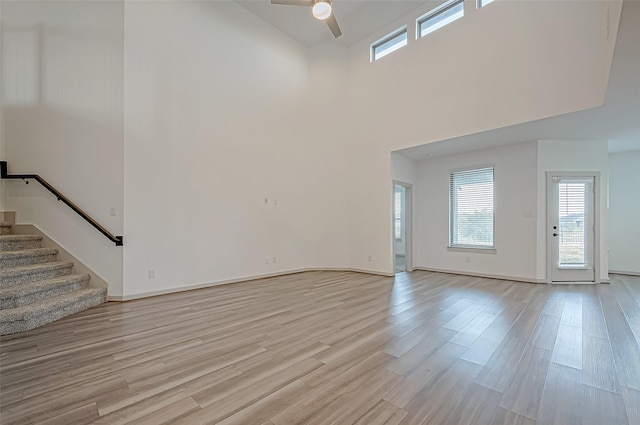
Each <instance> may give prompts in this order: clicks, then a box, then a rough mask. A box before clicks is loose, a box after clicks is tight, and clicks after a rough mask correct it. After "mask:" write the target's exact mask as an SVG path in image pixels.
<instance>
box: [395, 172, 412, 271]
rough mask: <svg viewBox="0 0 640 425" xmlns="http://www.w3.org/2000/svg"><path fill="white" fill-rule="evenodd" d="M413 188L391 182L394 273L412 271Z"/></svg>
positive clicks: (407, 184) (405, 184)
mask: <svg viewBox="0 0 640 425" xmlns="http://www.w3.org/2000/svg"><path fill="white" fill-rule="evenodd" d="M412 209H413V186H412V185H411V184H409V183H402V182H398V181H394V182H393V224H392V234H393V265H394V270H395V273H402V272H410V271H413V266H412V264H413V261H412V242H411V234H412Z"/></svg>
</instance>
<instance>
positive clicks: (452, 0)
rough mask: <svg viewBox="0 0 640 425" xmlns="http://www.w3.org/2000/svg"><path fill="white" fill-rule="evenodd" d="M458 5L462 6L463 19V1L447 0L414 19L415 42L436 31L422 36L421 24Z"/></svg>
mask: <svg viewBox="0 0 640 425" xmlns="http://www.w3.org/2000/svg"><path fill="white" fill-rule="evenodd" d="M478 1H481V0H478ZM459 4H462V16H461V17H460V18H463V17H464V0H449V1H446V2H444V3H442V4H441V5H440V6H438V7H436V8H435V9H432V10H430V11H429V12H427V13H425V14H424V15H422V16H419V17H418V18H417V19H416V40H419V39H421V38H422V37H425V36H427V35H429V34H431V32H433V31H437V30H433V31H431V32H428V33H427V34H424V35H423V34H422V31H421V28H420V27H421V26H422V24H423V23H425V22H426V21H428V20H429V19H432V18H435V17H436V16H438V15H440V14H442V13H445V12H446V11H447V10H449V9H451V8H454V7H456V6H457V5H459ZM460 18H458V19H460ZM458 19H456V21H457V20H458ZM450 23H451V22H450ZM447 25H449V24H447ZM445 26H446V25H445ZM438 29H440V28H438Z"/></svg>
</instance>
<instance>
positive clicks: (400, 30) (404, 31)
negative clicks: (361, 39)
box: [369, 25, 409, 63]
mask: <svg viewBox="0 0 640 425" xmlns="http://www.w3.org/2000/svg"><path fill="white" fill-rule="evenodd" d="M402 34H405V35H406V38H405V44H403V45H402V46H400V47H398V48H397V49H395V50H398V49H401V48H403V47H404V46H406V45H407V44H408V43H409V33H408V32H407V26H406V25H403V26H401V27H400V28H398V29H397V30H395V31H392V32H390V33H389V34H387V35H385V36H384V37H382V38H380V39H378V40H376V41H374V42H373V43H371V47H370V48H369V61H370V62H371V63H373V62H375V61H378V60H380V59H382V58H383V57H385V56H387V55H389V54H391V53H393V52H395V50H393V51H391V52H389V53H387V54H385V55H382V56H380V57H379V58H376V49H377V48H378V47H380V46H382V45H384V44H385V43H388V42H389V41H391V40H393V39H394V38H396V37H399V36H401V35H402Z"/></svg>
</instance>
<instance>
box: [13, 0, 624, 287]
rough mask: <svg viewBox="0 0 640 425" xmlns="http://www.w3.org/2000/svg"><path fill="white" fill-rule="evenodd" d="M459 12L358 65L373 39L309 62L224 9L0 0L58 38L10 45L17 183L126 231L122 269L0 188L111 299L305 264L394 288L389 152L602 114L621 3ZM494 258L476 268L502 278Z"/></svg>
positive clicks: (35, 201) (57, 214)
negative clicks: (95, 277)
mask: <svg viewBox="0 0 640 425" xmlns="http://www.w3.org/2000/svg"><path fill="white" fill-rule="evenodd" d="M468 3H469V5H468V7H467V10H468V13H467V16H466V17H465V18H464V19H463V20H460V21H458V22H456V23H455V24H452V25H451V26H449V27H446V28H444V29H442V30H439V31H437V32H436V33H434V34H431V35H430V36H429V37H427V38H424V39H421V40H418V41H416V40H414V39H411V40H410V44H409V46H407V47H406V48H404V49H401V50H400V51H398V52H396V53H394V54H392V55H389V56H388V57H386V58H384V59H383V60H381V61H379V62H376V63H374V64H370V63H369V59H368V44H369V41H368V40H364V41H363V43H361V44H360V45H357V46H354V47H353V48H352V49H349V50H345V49H343V48H341V47H339V46H336V45H334V44H327V45H324V46H318V47H317V48H314V49H306V48H303V47H301V46H300V45H298V44H297V43H295V42H293V41H291V40H290V39H289V38H288V37H286V36H285V35H283V33H281V32H280V31H278V30H276V29H275V28H273V27H272V26H270V25H269V24H266V23H265V22H264V21H262V20H260V19H259V18H257V17H256V16H254V15H252V14H251V13H249V12H248V11H247V10H246V9H244V8H242V7H241V6H239V5H237V4H235V3H234V2H189V1H183V2H173V1H155V2H125V3H124V5H123V3H122V2H119V1H116V2H113V1H104V2H99V1H98V2H82V3H78V2H3V3H2V6H1V7H2V13H3V23H5V22H6V23H8V24H11V25H16V26H23V25H26V26H31V27H33V25H34V24H36V23H38V22H42V23H43V25H42V27H41V28H43V29H46V30H47V31H49V30H51V34H48V33H47V34H48V35H47V36H46V37H45V38H46V40H47V42H46V44H45V46H46V48H47V49H48V50H46V52H47V54H46V55H44V58H41V57H40V55H39V53H38V50H37V48H36V46H38V42H37V41H38V37H35V39H34V37H33V34H32V35H25V36H23V35H15V36H14V35H12V36H9V37H7V35H6V33H3V45H2V49H3V50H2V55H3V68H2V71H3V74H2V75H3V76H2V81H3V84H2V88H3V92H2V96H3V114H4V119H5V129H4V134H5V144H6V148H5V154H6V157H7V159H8V160H9V161H10V167H11V171H12V172H38V173H40V174H42V175H43V176H45V177H47V178H49V179H51V180H52V183H54V184H55V185H56V186H58V185H59V186H60V187H61V188H63V190H65V192H66V193H68V194H69V196H70V197H71V198H72V199H74V200H77V202H78V204H79V205H81V206H85V205H86V209H87V210H88V212H89V213H91V214H92V215H95V216H96V218H98V219H99V220H100V221H101V222H104V223H105V225H106V226H107V227H109V228H110V229H113V231H114V232H115V233H120V232H121V231H122V232H123V233H124V235H125V247H124V251H123V253H124V254H122V252H121V251H118V250H119V249H120V248H117V249H115V248H114V247H112V246H111V245H109V244H108V243H107V241H106V239H104V240H103V239H102V237H101V235H99V234H97V233H96V234H94V233H93V232H92V231H86V230H85V226H86V224H84V222H80V221H75V220H76V217H75V216H73V215H70V214H69V212H68V211H65V210H64V208H61V207H60V206H59V205H58V204H57V203H56V202H55V201H53V200H52V199H51V198H50V197H48V195H46V194H43V193H42V191H39V189H37V188H34V187H33V185H30V186H29V187H25V186H21V185H20V184H14V183H11V185H10V186H11V188H10V190H9V192H10V194H9V195H8V196H7V203H8V204H9V207H10V208H15V209H17V210H18V212H19V220H20V221H22V222H33V223H34V224H36V225H38V226H39V227H41V228H42V230H44V231H45V232H47V233H49V234H50V235H51V236H52V237H53V238H54V239H56V240H58V241H60V242H61V243H62V245H63V246H65V247H66V248H67V249H68V250H69V251H70V252H71V253H72V254H74V255H76V256H78V257H79V258H80V259H81V260H83V261H85V262H86V263H87V264H88V265H89V266H90V267H93V268H94V269H95V270H96V271H97V272H98V274H100V275H101V276H103V277H104V278H105V279H106V280H107V281H109V282H110V294H111V295H115V296H125V297H127V296H137V295H141V294H148V293H154V292H163V291H170V290H174V289H180V288H187V287H190V286H193V285H199V284H210V283H216V282H223V281H227V280H230V279H240V278H245V277H255V276H260V275H265V274H271V273H280V272H286V271H290V270H298V269H303V268H307V267H312V268H322V267H338V268H341V267H351V268H355V269H363V270H369V271H374V272H380V273H390V272H392V268H393V264H392V255H391V252H392V249H393V241H392V234H391V232H390V229H389V223H390V222H391V208H390V206H391V202H390V199H391V198H390V193H391V191H390V190H389V189H390V184H391V181H392V179H393V178H396V170H394V169H393V168H392V167H391V164H390V161H389V153H390V152H391V151H393V150H396V149H398V148H402V147H407V146H412V145H416V144H422V143H427V142H433V141H437V140H442V139H445V138H448V137H455V136H460V135H463V134H469V133H474V132H478V131H482V130H487V129H491V128H496V127H501V126H504V125H510V124H516V123H519V122H525V121H529V120H532V119H537V118H542V117H546V116H552V115H556V114H560V113H565V112H570V111H574V110H580V109H584V108H589V107H593V106H597V105H600V104H601V103H602V99H603V95H604V91H605V88H606V80H607V75H608V68H609V66H610V55H611V51H612V47H613V43H614V41H615V37H614V35H615V31H614V30H615V28H617V19H616V13H615V10H614V11H613V12H614V13H612V14H611V16H612V21H611V29H612V31H611V34H610V37H609V39H608V40H607V37H606V31H605V27H606V25H605V24H606V22H605V20H606V15H607V8H610V5H617V4H618V3H619V2H533V1H531V2H529V1H525V2H500V1H498V2H495V3H493V4H492V5H491V6H490V7H487V8H485V9H481V10H478V11H476V10H475V9H474V8H473V3H474V2H472V1H469V2H468ZM614 9H615V7H614ZM425 11H426V10H425ZM123 15H124V16H126V19H124V18H123ZM414 18H415V16H413V15H412V16H410V17H409V16H408V17H406V19H404V20H402V23H405V24H406V23H409V24H410V25H409V28H412V26H413V25H412V20H413V19H414ZM399 22H400V21H399ZM4 28H7V25H6V24H5V26H4V27H3V31H4ZM540 28H544V29H545V30H544V31H540ZM388 29H394V28H392V26H390V27H389V28H388ZM54 30H55V31H54ZM505 33H508V34H510V36H509V37H505V36H504V34H505ZM382 35H384V32H381V33H380V34H375V35H372V40H373V39H376V38H378V37H379V36H382ZM568 35H570V36H568ZM410 38H412V36H410ZM25 52H27V53H25ZM567 52H570V54H567ZM8 59H14V60H13V61H8ZM16 60H18V62H16ZM123 62H124V64H123ZM8 63H10V64H14V63H20V64H21V70H20V71H19V72H18V70H16V69H13V68H11V67H9V68H7V67H8V65H7V64H8ZM123 68H124V72H123ZM123 75H124V76H123ZM18 76H21V78H22V79H20V80H18ZM32 77H33V78H32ZM434 82H435V83H434ZM7 87H11V88H12V89H11V90H10V91H9V92H7ZM123 87H124V88H123ZM123 91H124V97H123V95H122V93H123ZM123 116H124V124H123V118H122V117H123ZM318 116H319V117H322V118H325V119H326V121H327V122H326V123H324V124H322V123H319V122H318V120H317V119H316V118H317V117H318ZM519 149H522V148H519ZM34 152H36V154H35V155H34ZM514 155H516V154H515V153H514ZM522 155H524V154H522ZM516 156H517V157H518V158H520V156H518V155H516ZM123 158H124V159H123ZM399 179H401V180H405V178H404V177H400V178H399ZM123 187H125V188H126V189H124V190H123ZM438 196H439V195H438ZM519 196H522V200H523V201H528V200H529V198H528V196H525V195H519ZM265 197H266V198H267V199H268V200H269V202H268V205H267V206H265V205H264V203H263V200H264V198H265ZM276 199H277V200H278V205H277V206H276V205H274V201H275V200H276ZM518 199H519V198H518ZM445 205H446V203H445ZM110 206H115V207H116V209H117V211H118V216H117V217H115V218H114V217H110V216H108V208H109V207H110ZM418 211H419V210H418ZM521 212H522V208H520V215H521ZM517 213H518V211H515V212H514V211H508V214H509V216H510V217H511V219H512V220H513V224H514V225H515V224H517V223H518V220H517V219H516V215H517ZM123 215H124V222H123V220H122V217H123ZM416 216H417V215H416ZM440 227H443V226H440ZM427 230H428V229H427ZM425 234H426V233H425ZM87 235H89V236H87ZM92 238H93V239H92ZM445 246H446V245H445ZM534 246H535V245H534ZM529 248H530V247H527V249H529ZM503 251H504V250H503ZM424 254H425V255H424V256H423V257H422V258H423V259H424V261H425V263H424V264H425V265H426V264H427V261H433V258H432V257H431V256H430V252H429V251H428V250H426V248H425V251H424ZM122 255H124V266H123V265H122V261H123V260H122ZM499 255H502V254H501V253H500V252H499V254H498V256H499ZM498 256H495V258H498ZM265 257H267V258H268V259H269V264H264V259H265ZM273 257H277V258H278V260H277V263H275V264H274V263H273ZM369 257H371V258H372V260H371V261H368V258H369ZM489 258H490V257H485V258H484V259H479V260H477V261H475V260H474V262H472V263H471V264H475V265H476V266H480V268H482V269H483V270H488V271H496V270H498V263H496V262H495V260H490V259H489ZM418 259H419V258H418ZM443 259H444V260H445V261H444V262H441V264H444V265H447V264H450V265H452V266H456V264H457V263H456V260H455V259H453V260H452V258H449V257H443ZM438 261H439V260H438ZM492 261H493V263H492ZM417 264H420V261H418V262H417ZM530 267H531V265H530V264H529V263H528V262H526V261H525V263H523V264H514V265H513V268H509V269H507V270H502V269H501V268H500V270H501V272H502V273H503V274H513V275H514V276H523V277H526V276H531V275H533V276H537V273H536V272H535V271H534V272H533V273H532V272H531V270H530ZM149 269H153V270H154V271H155V276H156V277H155V278H153V279H149V278H148V270H149ZM461 270H464V267H463V268H461ZM534 270H535V269H534ZM516 272H517V273H520V274H516ZM123 280H124V284H123V283H122V282H123Z"/></svg>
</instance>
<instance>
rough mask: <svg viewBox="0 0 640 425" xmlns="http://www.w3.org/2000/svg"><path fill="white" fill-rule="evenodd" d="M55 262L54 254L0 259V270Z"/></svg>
mask: <svg viewBox="0 0 640 425" xmlns="http://www.w3.org/2000/svg"><path fill="white" fill-rule="evenodd" d="M51 261H56V254H45V255H36V256H34V255H30V256H24V257H14V258H5V259H0V269H1V268H10V267H20V266H30V265H32V264H42V263H49V262H51Z"/></svg>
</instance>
